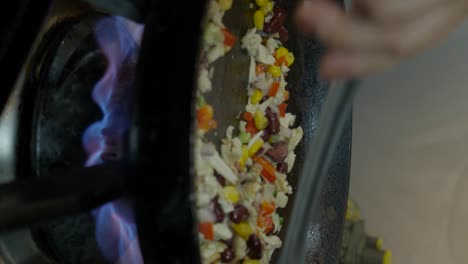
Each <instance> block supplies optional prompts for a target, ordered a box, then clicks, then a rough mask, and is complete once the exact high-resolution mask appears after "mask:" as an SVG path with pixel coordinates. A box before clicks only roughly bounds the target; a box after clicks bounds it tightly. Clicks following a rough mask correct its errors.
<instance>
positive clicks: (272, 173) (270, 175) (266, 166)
mask: <svg viewBox="0 0 468 264" xmlns="http://www.w3.org/2000/svg"><path fill="white" fill-rule="evenodd" d="M252 158H253V160H254V161H255V162H256V163H258V164H260V166H262V176H263V178H265V180H267V181H269V182H275V181H276V168H275V167H274V166H273V165H272V164H271V163H270V162H269V161H268V160H266V159H264V158H263V157H258V156H253V157H252Z"/></svg>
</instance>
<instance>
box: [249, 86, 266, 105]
mask: <svg viewBox="0 0 468 264" xmlns="http://www.w3.org/2000/svg"><path fill="white" fill-rule="evenodd" d="M262 98H263V93H262V91H260V90H259V89H255V90H254V92H253V94H252V96H251V97H250V102H251V103H252V104H258V102H260V101H261V100H262Z"/></svg>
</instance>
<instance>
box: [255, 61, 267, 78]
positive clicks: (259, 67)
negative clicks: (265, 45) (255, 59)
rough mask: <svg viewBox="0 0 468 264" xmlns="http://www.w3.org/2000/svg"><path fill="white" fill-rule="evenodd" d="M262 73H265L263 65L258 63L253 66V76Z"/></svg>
mask: <svg viewBox="0 0 468 264" xmlns="http://www.w3.org/2000/svg"><path fill="white" fill-rule="evenodd" d="M263 72H265V65H263V64H261V63H258V64H257V65H256V66H255V75H259V74H260V73H263Z"/></svg>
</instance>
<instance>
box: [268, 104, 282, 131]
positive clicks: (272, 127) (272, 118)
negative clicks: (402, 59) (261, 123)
mask: <svg viewBox="0 0 468 264" xmlns="http://www.w3.org/2000/svg"><path fill="white" fill-rule="evenodd" d="M265 117H266V118H267V119H268V126H267V129H268V131H269V132H270V134H272V135H276V134H278V133H279V131H280V123H279V119H278V116H277V115H276V114H275V113H274V112H273V111H272V110H271V109H270V107H267V109H266V110H265Z"/></svg>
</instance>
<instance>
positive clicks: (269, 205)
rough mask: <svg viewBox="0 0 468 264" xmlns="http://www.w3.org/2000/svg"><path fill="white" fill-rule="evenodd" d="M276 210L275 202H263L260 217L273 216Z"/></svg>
mask: <svg viewBox="0 0 468 264" xmlns="http://www.w3.org/2000/svg"><path fill="white" fill-rule="evenodd" d="M275 210H276V206H275V203H274V202H272V201H271V202H269V201H263V202H262V204H261V205H260V215H264V216H266V215H271V214H272V213H274V212H275Z"/></svg>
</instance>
